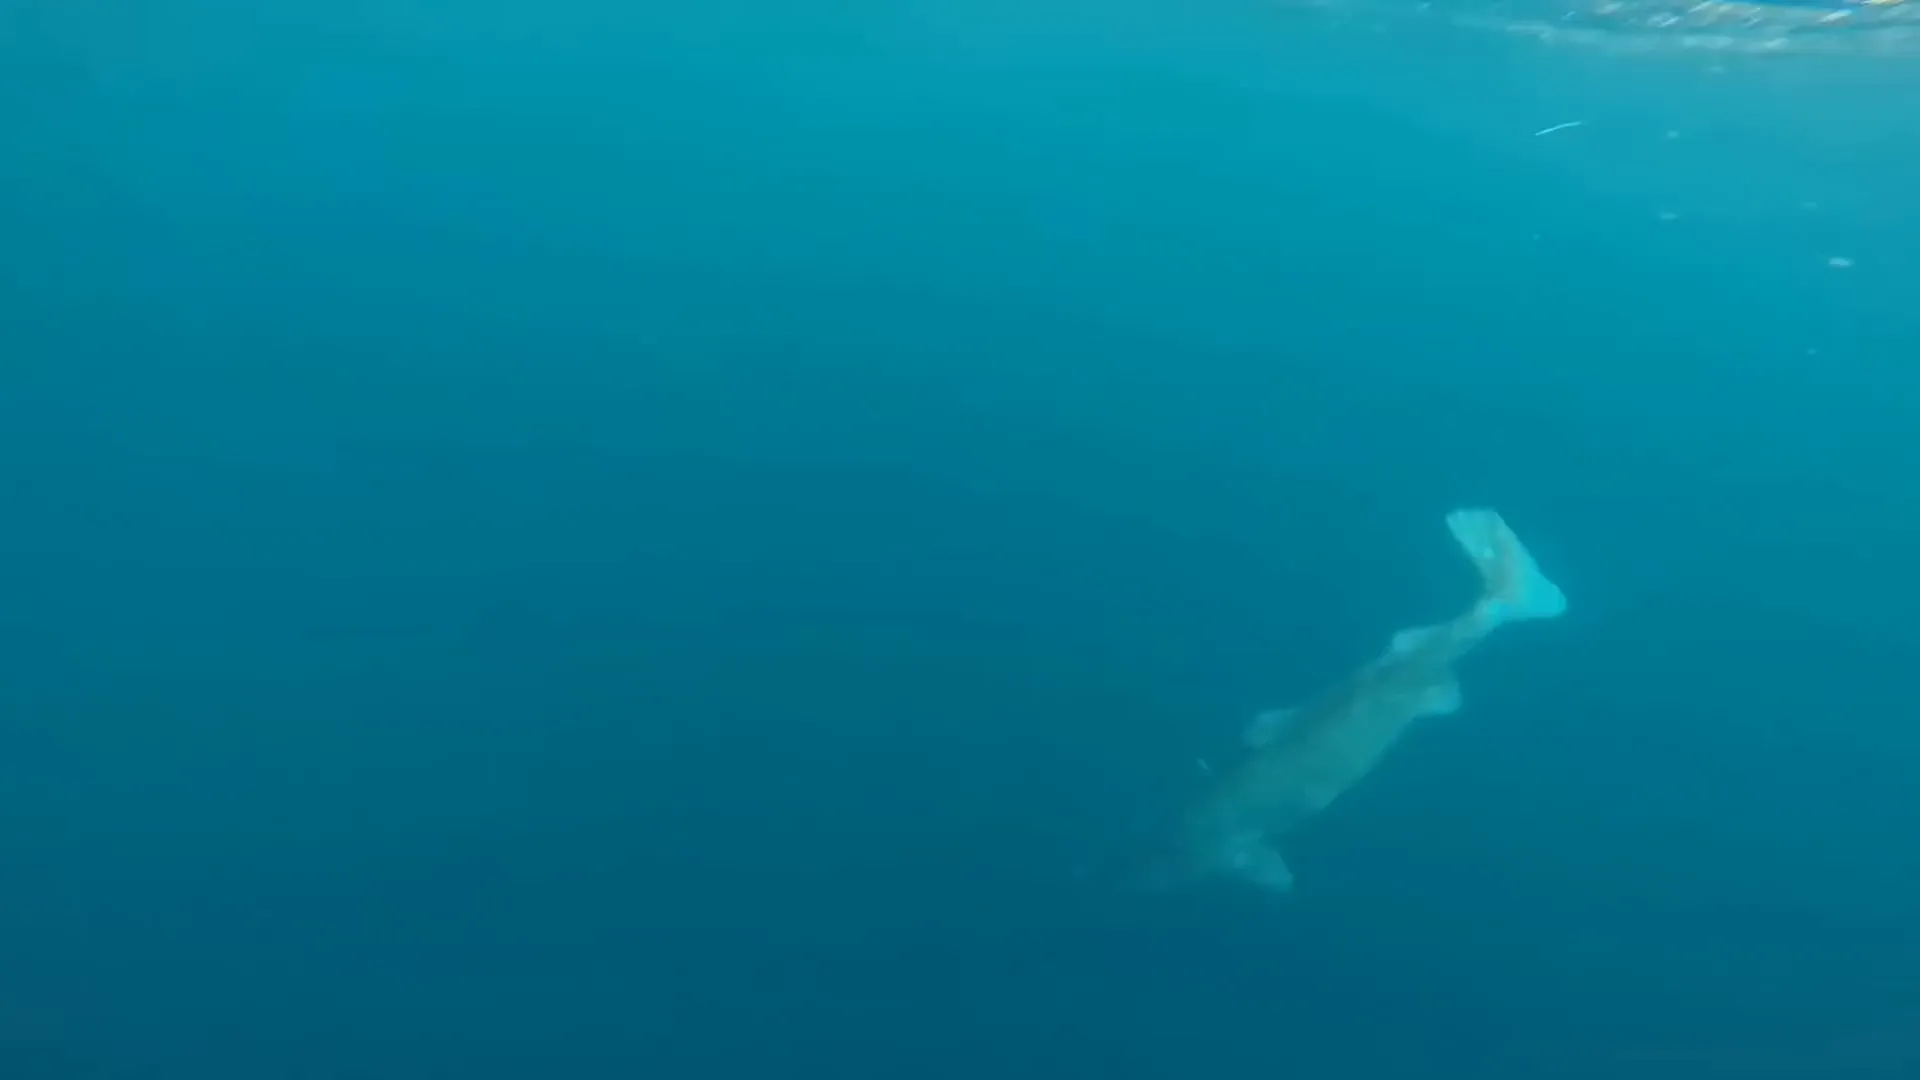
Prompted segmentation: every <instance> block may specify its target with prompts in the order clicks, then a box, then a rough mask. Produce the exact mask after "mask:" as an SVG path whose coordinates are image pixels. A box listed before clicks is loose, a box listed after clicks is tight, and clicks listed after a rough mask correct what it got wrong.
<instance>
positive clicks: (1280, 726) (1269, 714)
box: [1240, 709, 1299, 750]
mask: <svg viewBox="0 0 1920 1080" xmlns="http://www.w3.org/2000/svg"><path fill="white" fill-rule="evenodd" d="M1298 711H1299V710H1297V709H1268V710H1267V711H1266V712H1263V713H1261V714H1260V715H1258V716H1256V717H1254V718H1253V719H1252V720H1249V721H1248V722H1247V729H1246V730H1245V731H1243V732H1241V733H1240V740H1241V741H1242V742H1244V743H1246V744H1247V749H1249V750H1258V749H1260V748H1261V747H1263V746H1265V745H1267V744H1268V743H1270V742H1272V741H1273V740H1275V739H1277V738H1279V737H1280V733H1281V732H1283V731H1285V730H1287V725H1289V724H1291V723H1293V717H1294V714H1295V713H1296V712H1298Z"/></svg>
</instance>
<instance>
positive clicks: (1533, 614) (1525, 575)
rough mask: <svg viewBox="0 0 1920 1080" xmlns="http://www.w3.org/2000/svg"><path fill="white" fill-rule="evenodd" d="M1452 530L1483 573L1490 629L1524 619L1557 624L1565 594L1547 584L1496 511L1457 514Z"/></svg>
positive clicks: (1450, 520) (1450, 521)
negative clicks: (1555, 620)
mask: <svg viewBox="0 0 1920 1080" xmlns="http://www.w3.org/2000/svg"><path fill="white" fill-rule="evenodd" d="M1447 528H1448V529H1450V530H1452V532H1453V538H1454V539H1455V540H1457V541H1459V542H1460V547H1461V549H1462V550H1464V551H1465V552H1466V553H1467V558H1469V559H1472V560H1473V565H1474V567H1475V568H1476V569H1478V570H1479V571H1480V581H1481V584H1482V586H1483V587H1484V589H1485V595H1484V596H1483V597H1482V599H1481V601H1480V606H1479V607H1478V608H1477V609H1476V610H1477V611H1478V612H1479V613H1480V615H1481V617H1483V618H1484V619H1486V620H1487V628H1488V629H1492V628H1493V627H1496V626H1499V625H1500V624H1502V623H1507V622H1514V621H1516V620H1520V619H1552V618H1555V617H1557V616H1559V615H1561V614H1562V613H1564V612H1565V611H1566V610H1567V597H1566V594H1564V593H1562V592H1561V591H1560V586H1558V585H1555V584H1554V583H1553V582H1552V581H1550V580H1548V579H1547V575H1545V574H1543V573H1541V572H1540V567H1539V566H1538V565H1536V564H1535V563H1534V561H1533V556H1532V555H1530V554H1528V553H1527V548H1526V545H1524V544H1522V543H1521V542H1520V538H1519V537H1517V536H1515V535H1514V534H1513V530H1512V529H1510V528H1508V527H1507V523H1506V522H1505V521H1504V520H1502V519H1501V517H1500V515H1499V514H1498V513H1496V512H1495V511H1492V510H1455V511H1454V512H1453V513H1451V514H1448V515H1447Z"/></svg>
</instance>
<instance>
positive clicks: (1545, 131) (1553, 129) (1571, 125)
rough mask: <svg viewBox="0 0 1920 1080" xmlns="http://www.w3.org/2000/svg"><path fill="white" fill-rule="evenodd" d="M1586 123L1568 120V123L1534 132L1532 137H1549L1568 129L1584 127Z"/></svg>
mask: <svg viewBox="0 0 1920 1080" xmlns="http://www.w3.org/2000/svg"><path fill="white" fill-rule="evenodd" d="M1586 123H1587V122H1586V121H1585V120H1568V121H1565V122H1564V123H1559V124H1555V125H1553V126H1552V127H1543V128H1541V129H1540V130H1539V131H1536V132H1534V133H1533V137H1534V138H1536V139H1537V138H1539V137H1540V136H1542V135H1551V134H1553V133H1554V132H1556V131H1565V130H1567V129H1568V128H1577V127H1585V126H1586Z"/></svg>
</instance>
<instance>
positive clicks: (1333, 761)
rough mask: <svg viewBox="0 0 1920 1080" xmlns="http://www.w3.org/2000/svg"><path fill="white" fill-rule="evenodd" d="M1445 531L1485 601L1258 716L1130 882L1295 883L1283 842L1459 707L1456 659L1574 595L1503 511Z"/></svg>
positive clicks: (1452, 518) (1482, 513) (1454, 520)
mask: <svg viewBox="0 0 1920 1080" xmlns="http://www.w3.org/2000/svg"><path fill="white" fill-rule="evenodd" d="M1446 523H1447V528H1448V530H1449V531H1450V532H1451V533H1452V534H1453V539H1454V540H1455V541H1456V542H1457V543H1458V544H1459V545H1460V548H1461V550H1462V551H1464V552H1465V553H1466V556H1467V558H1468V559H1469V560H1470V561H1471V562H1472V563H1473V565H1474V567H1475V568H1476V569H1477V570H1478V571H1479V575H1480V584H1481V591H1480V595H1479V598H1478V599H1477V600H1476V601H1475V602H1474V603H1473V605H1472V606H1471V607H1469V608H1468V609H1467V610H1466V611H1465V612H1463V613H1461V614H1460V615H1459V616H1457V617H1455V618H1453V619H1451V620H1449V621H1447V622H1443V623H1439V624H1436V625H1431V626H1418V627H1414V628H1411V629H1407V630H1401V631H1400V632H1398V633H1396V634H1394V635H1393V638H1392V640H1391V641H1390V642H1389V643H1388V644H1387V647H1386V650H1385V651H1384V652H1382V653H1381V654H1380V655H1379V656H1377V657H1375V658H1374V659H1373V660H1371V661H1369V662H1368V663H1366V664H1364V665H1362V666H1361V667H1360V668H1359V669H1358V670H1356V671H1354V672H1353V673H1351V674H1349V675H1348V676H1347V677H1346V678H1345V679H1342V680H1341V681H1340V682H1338V683H1336V684H1334V685H1333V686H1330V687H1328V688H1327V689H1325V690H1323V691H1322V692H1321V693H1319V694H1318V695H1317V696H1315V697H1312V698H1310V699H1309V700H1307V701H1306V702H1304V703H1303V704H1300V705H1298V706H1295V707H1292V708H1286V709H1272V710H1268V711H1266V712H1262V713H1260V714H1258V715H1256V716H1255V717H1254V718H1253V720H1252V722H1251V723H1249V724H1248V725H1247V727H1246V729H1245V731H1244V733H1243V736H1242V741H1243V743H1244V744H1245V745H1244V753H1243V755H1242V756H1241V757H1240V759H1239V760H1238V761H1237V762H1235V763H1234V764H1233V765H1232V767H1230V768H1226V769H1222V770H1220V771H1218V772H1213V771H1212V770H1209V773H1210V776H1211V780H1210V782H1209V783H1208V784H1207V786H1206V788H1205V790H1204V791H1203V792H1202V793H1201V794H1200V795H1199V796H1198V797H1197V798H1196V799H1194V800H1193V801H1192V802H1191V803H1190V804H1189V805H1188V806H1187V808H1186V809H1185V811H1184V812H1183V813H1181V814H1180V815H1179V816H1178V818H1177V820H1175V821H1174V822H1173V823H1172V825H1171V827H1170V828H1168V829H1166V830H1165V831H1164V833H1163V834H1162V835H1161V836H1160V837H1159V838H1158V840H1157V842H1155V843H1154V844H1152V845H1150V846H1149V848H1148V850H1147V851H1145V852H1144V853H1142V854H1141V855H1140V856H1139V857H1137V858H1135V859H1133V860H1130V862H1131V863H1132V864H1133V865H1132V866H1131V867H1130V869H1129V871H1128V872H1127V873H1126V875H1125V876H1126V878H1127V879H1128V880H1129V881H1130V883H1131V884H1133V885H1134V886H1135V887H1139V888H1145V889H1151V890H1163V889H1170V888H1175V887H1180V886H1183V885H1188V884H1193V883H1197V882H1199V881H1202V880H1205V879H1209V878H1222V877H1224V878H1230V879H1237V880H1239V881H1241V882H1245V883H1249V884H1251V885H1254V886H1257V887H1258V888H1260V889H1264V890H1267V891H1269V892H1273V893H1286V892H1290V891H1292V889H1293V884H1294V878H1293V871H1292V869H1291V868H1290V867H1289V866H1288V865H1287V861H1286V859H1285V858H1284V857H1283V856H1282V854H1281V853H1280V851H1279V849H1278V848H1277V847H1276V846H1275V840H1276V838H1278V837H1281V836H1284V835H1286V834H1287V833H1289V832H1292V831H1294V830H1295V829H1297V828H1299V827H1300V826H1301V825H1302V824H1304V823H1306V822H1307V821H1309V820H1311V819H1312V818H1314V817H1315V816H1316V815H1318V814H1319V813H1320V812H1321V811H1324V810H1325V809H1326V808H1327V807H1328V806H1330V805H1332V804H1333V803H1334V802H1335V801H1336V800H1337V799H1339V798H1340V797H1341V796H1342V795H1344V794H1346V793H1347V792H1348V791H1351V790H1352V789H1353V788H1354V786H1355V785H1357V784H1359V783H1360V782H1361V781H1362V780H1364V779H1366V777H1367V775H1368V774H1370V773H1371V772H1373V770H1374V768H1375V767H1376V766H1378V765H1379V764H1380V762H1381V761H1382V760H1383V759H1384V758H1385V757H1386V756H1387V754H1388V752H1389V751H1391V750H1392V749H1393V747H1394V746H1395V744H1397V743H1398V742H1399V741H1400V738H1401V736H1402V735H1404V734H1405V733H1406V732H1407V730H1408V729H1409V728H1410V727H1411V726H1412V725H1413V724H1415V723H1417V722H1419V721H1421V720H1423V719H1425V718H1427V717H1433V716H1445V715H1447V714H1450V713H1454V712H1458V711H1459V709H1460V707H1461V696H1460V683H1459V680H1458V679H1457V678H1456V676H1455V674H1454V667H1455V665H1456V664H1457V663H1458V662H1459V661H1460V659H1461V658H1462V657H1464V656H1466V655H1467V654H1468V653H1469V652H1471V651H1473V649H1474V648H1475V647H1476V646H1478V645H1479V644H1480V643H1481V642H1482V641H1484V640H1486V638H1487V636H1488V635H1489V634H1491V633H1493V632H1494V631H1495V630H1497V629H1499V628H1500V627H1502V626H1506V625H1507V624H1509V623H1515V622H1524V621H1529V620H1538V619H1553V618H1557V617H1559V616H1560V615H1562V614H1563V613H1565V611H1566V610H1567V599H1566V596H1565V594H1563V593H1562V592H1561V591H1560V588H1559V586H1557V585H1555V584H1554V583H1553V582H1552V581H1551V580H1549V579H1548V578H1547V576H1546V575H1545V574H1543V573H1542V572H1541V571H1540V567H1539V566H1538V565H1537V564H1536V563H1535V562H1534V559H1533V556H1532V554H1530V553H1529V552H1528V551H1527V549H1526V547H1525V545H1523V544H1522V543H1521V542H1520V539H1519V537H1517V536H1515V535H1514V532H1513V530H1512V529H1511V528H1509V527H1508V525H1507V523H1506V521H1505V520H1504V519H1502V518H1501V516H1500V515H1499V513H1497V512H1495V511H1493V510H1490V509H1484V508H1476V509H1460V510H1454V511H1453V512H1451V513H1449V514H1448V515H1447V516H1446Z"/></svg>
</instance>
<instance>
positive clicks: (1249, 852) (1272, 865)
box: [1233, 844, 1293, 893]
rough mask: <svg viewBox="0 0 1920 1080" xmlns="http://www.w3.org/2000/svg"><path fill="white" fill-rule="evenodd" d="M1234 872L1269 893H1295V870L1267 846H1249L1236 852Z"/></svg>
mask: <svg viewBox="0 0 1920 1080" xmlns="http://www.w3.org/2000/svg"><path fill="white" fill-rule="evenodd" d="M1233 872H1234V873H1236V874H1238V875H1240V877H1241V878H1243V879H1245V880H1246V881H1249V882H1251V883H1253V884H1255V885H1258V886H1260V887H1261V888H1263V889H1265V890H1267V891H1268V892H1277V893H1283V892H1292V891H1293V870H1292V869H1291V868H1290V867H1288V866H1287V860H1285V859H1283V858H1281V857H1280V853H1279V852H1277V851H1275V850H1273V849H1272V848H1270V847H1268V846H1267V845H1265V844H1248V845H1246V846H1245V847H1243V848H1241V849H1239V850H1238V851H1236V852H1234V853H1233Z"/></svg>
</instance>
